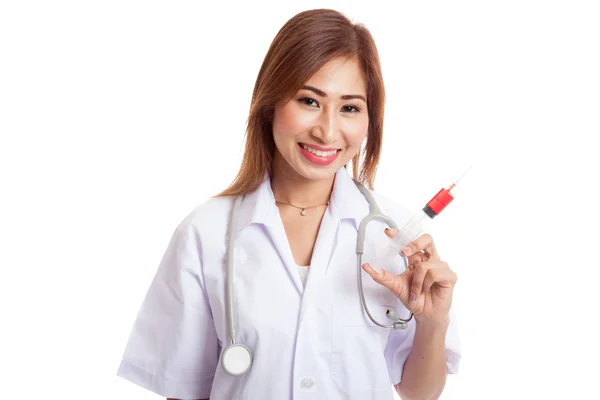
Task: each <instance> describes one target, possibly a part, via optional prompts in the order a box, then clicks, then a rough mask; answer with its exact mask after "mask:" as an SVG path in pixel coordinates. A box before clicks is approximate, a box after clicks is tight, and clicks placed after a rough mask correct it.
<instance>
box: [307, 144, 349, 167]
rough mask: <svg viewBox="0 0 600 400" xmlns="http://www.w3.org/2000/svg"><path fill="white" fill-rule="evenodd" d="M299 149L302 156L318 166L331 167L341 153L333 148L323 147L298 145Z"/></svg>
mask: <svg viewBox="0 0 600 400" xmlns="http://www.w3.org/2000/svg"><path fill="white" fill-rule="evenodd" d="M298 149H300V152H301V153H302V155H303V156H304V157H305V158H306V159H307V160H308V161H310V162H311V163H313V164H317V165H329V164H331V163H332V162H334V161H335V159H336V158H337V157H338V154H339V153H340V151H341V150H340V149H335V148H331V147H321V146H317V145H312V144H311V145H307V144H305V143H298Z"/></svg>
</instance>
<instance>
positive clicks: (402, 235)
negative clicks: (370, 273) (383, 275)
mask: <svg viewBox="0 0 600 400" xmlns="http://www.w3.org/2000/svg"><path fill="white" fill-rule="evenodd" d="M431 218H432V217H431V216H430V215H429V214H428V213H427V212H426V211H425V209H424V210H421V211H419V212H418V213H417V214H416V215H415V216H414V217H413V218H412V219H411V220H410V221H408V223H406V224H405V225H404V226H403V227H401V228H400V230H399V232H398V233H397V234H396V236H394V237H393V238H391V239H390V241H389V244H388V246H387V247H386V248H385V249H382V250H380V252H379V254H378V255H377V257H375V259H373V260H372V261H371V262H370V264H371V265H372V266H373V267H375V268H385V267H386V266H388V265H391V264H392V263H393V260H394V259H395V258H396V257H397V256H398V254H399V253H400V250H402V249H403V248H404V247H406V246H407V245H408V244H409V243H410V242H412V241H413V240H415V239H416V238H417V237H419V235H420V234H421V233H422V232H423V231H424V230H425V229H427V227H428V225H429V223H430V222H431Z"/></svg>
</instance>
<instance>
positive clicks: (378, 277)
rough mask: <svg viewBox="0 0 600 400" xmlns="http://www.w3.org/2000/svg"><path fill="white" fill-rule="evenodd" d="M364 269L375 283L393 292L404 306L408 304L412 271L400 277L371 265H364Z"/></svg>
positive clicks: (405, 272) (407, 271)
mask: <svg viewBox="0 0 600 400" xmlns="http://www.w3.org/2000/svg"><path fill="white" fill-rule="evenodd" d="M362 267H363V270H365V272H366V273H367V274H369V276H371V278H373V280H374V281H375V282H377V283H379V284H380V285H382V286H385V287H386V288H388V289H389V290H391V291H392V293H394V294H395V295H396V297H398V299H400V301H401V302H402V303H403V304H408V296H409V295H410V290H409V289H410V282H411V281H412V279H411V278H412V275H413V272H412V271H411V270H406V271H404V272H403V273H401V274H400V275H392V274H390V273H389V272H388V271H386V270H385V269H380V268H373V267H372V266H371V264H369V263H366V264H363V266H362Z"/></svg>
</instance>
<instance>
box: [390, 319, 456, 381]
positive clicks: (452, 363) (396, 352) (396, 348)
mask: <svg viewBox="0 0 600 400" xmlns="http://www.w3.org/2000/svg"><path fill="white" fill-rule="evenodd" d="M399 313H401V315H406V313H407V311H406V309H404V311H399ZM415 325H416V324H415V321H414V319H413V321H411V322H410V323H409V324H408V326H409V327H408V328H407V329H405V330H402V329H394V330H392V331H391V332H390V336H389V338H388V343H387V347H386V349H385V360H386V362H387V365H388V370H389V373H390V377H391V379H392V384H394V385H397V384H399V383H400V382H401V381H402V372H403V371H404V363H405V362H406V360H407V359H408V356H409V355H410V351H411V348H412V344H413V339H414V337H415ZM460 359H461V348H460V340H459V336H458V328H457V323H456V316H455V312H454V310H453V308H452V307H451V308H450V325H449V326H448V331H447V332H446V370H447V372H448V373H449V374H456V373H458V369H459V364H460Z"/></svg>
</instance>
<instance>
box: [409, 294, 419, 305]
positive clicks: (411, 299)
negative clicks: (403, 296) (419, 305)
mask: <svg viewBox="0 0 600 400" xmlns="http://www.w3.org/2000/svg"><path fill="white" fill-rule="evenodd" d="M416 299H417V295H416V294H415V292H410V298H409V299H408V301H410V302H411V303H414V302H415V300H416Z"/></svg>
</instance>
